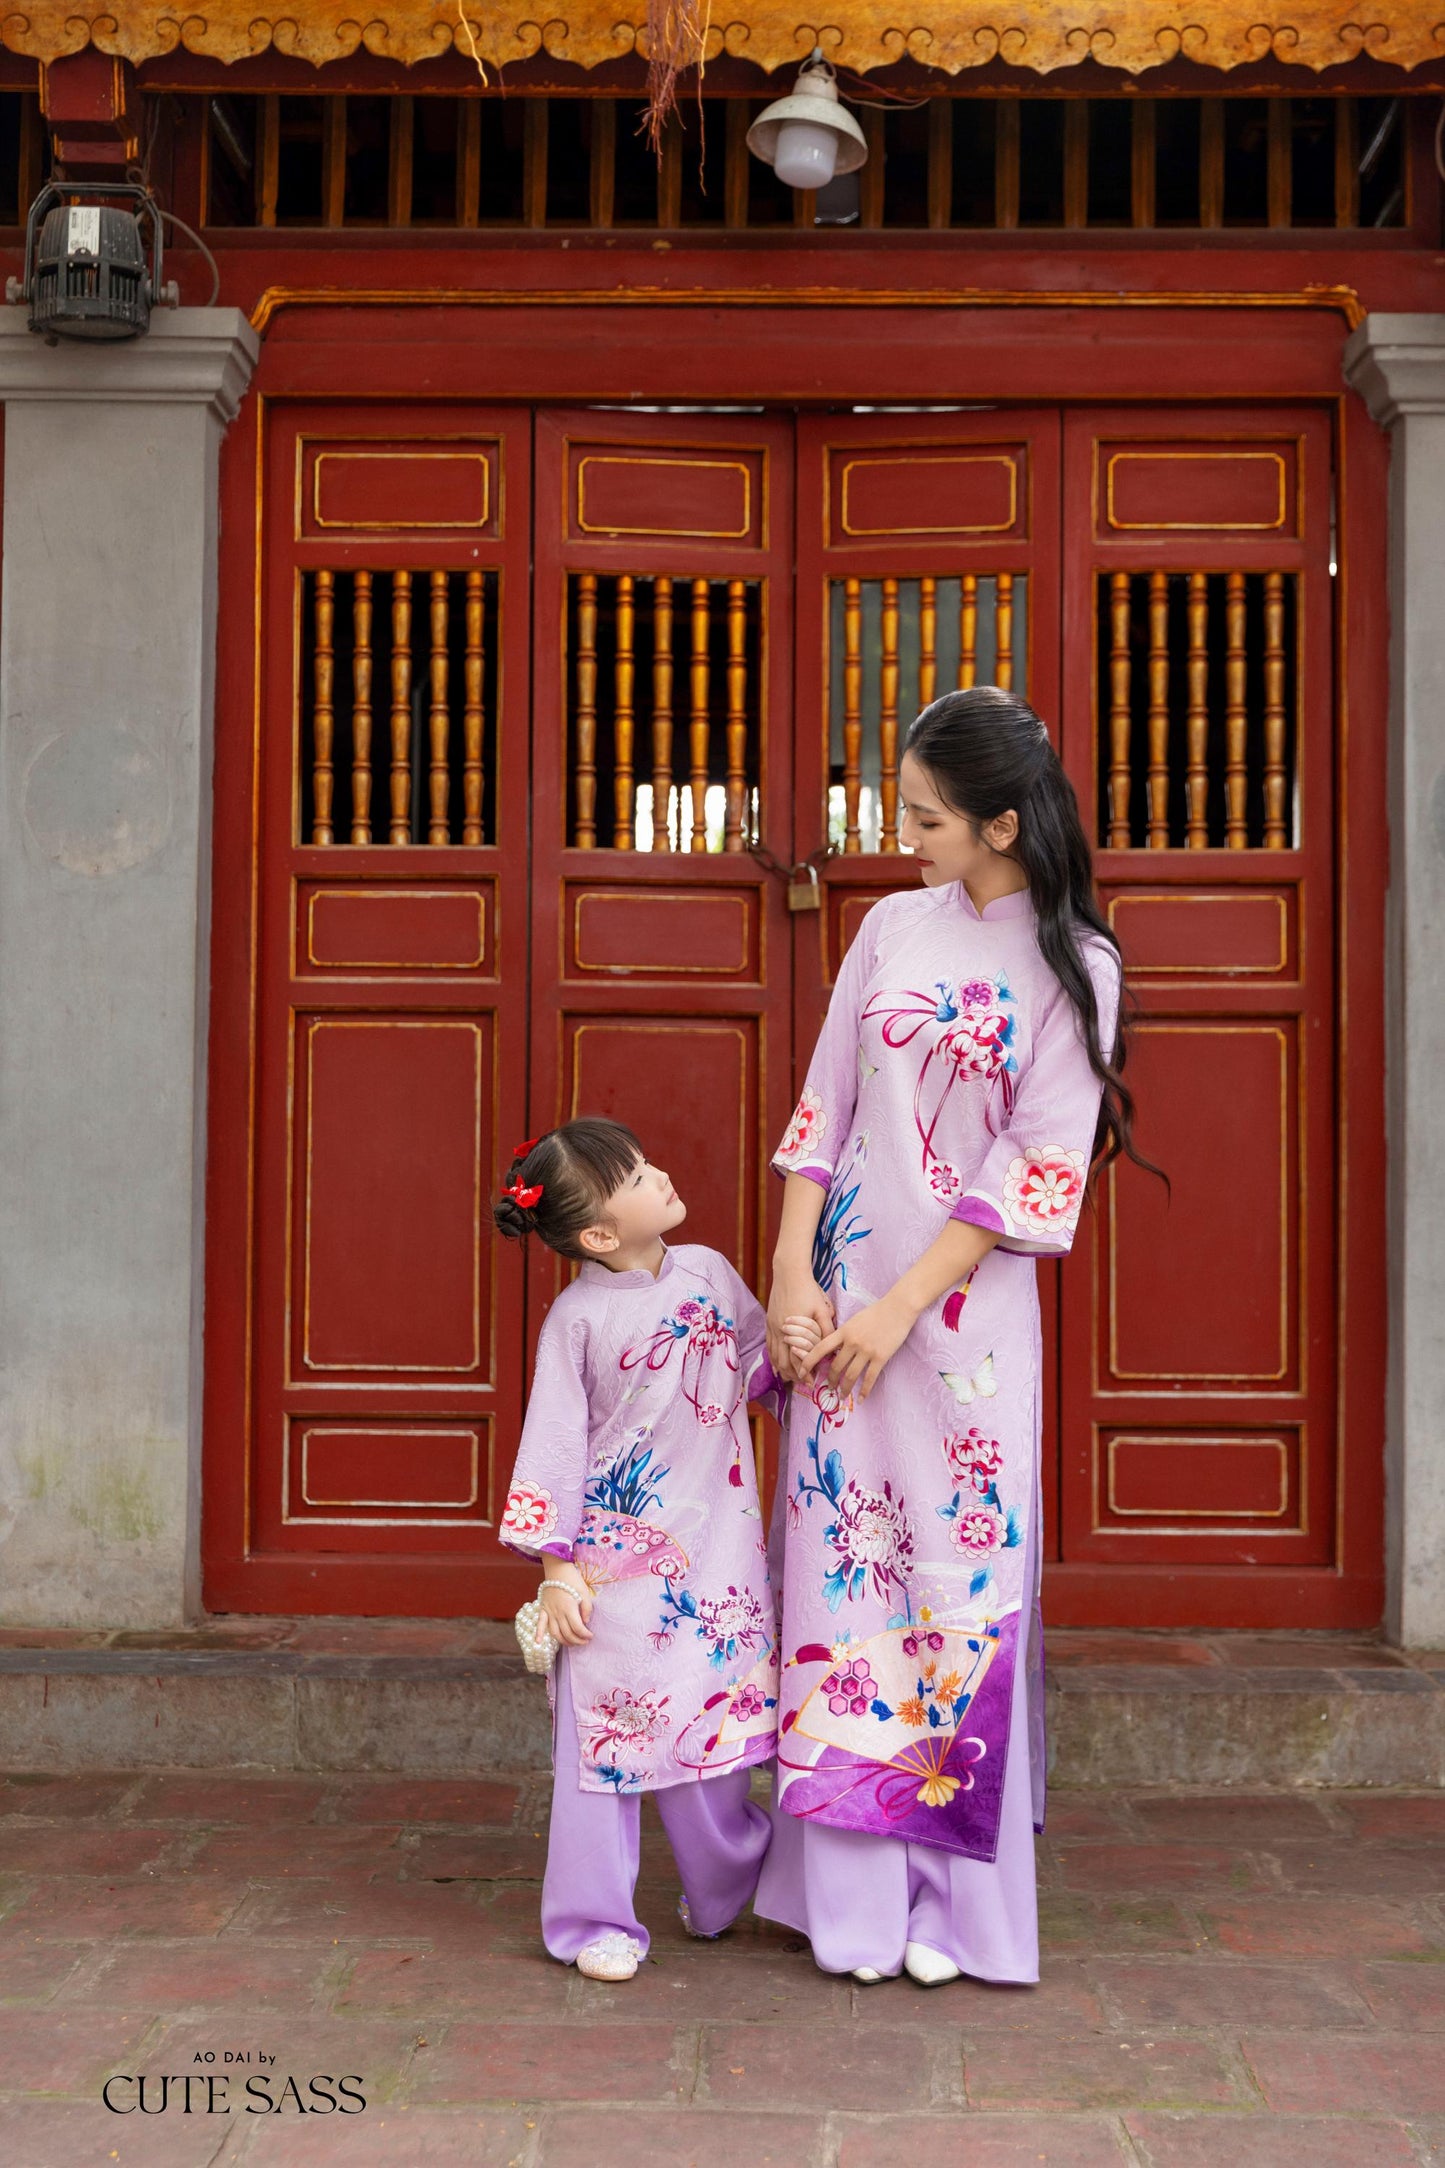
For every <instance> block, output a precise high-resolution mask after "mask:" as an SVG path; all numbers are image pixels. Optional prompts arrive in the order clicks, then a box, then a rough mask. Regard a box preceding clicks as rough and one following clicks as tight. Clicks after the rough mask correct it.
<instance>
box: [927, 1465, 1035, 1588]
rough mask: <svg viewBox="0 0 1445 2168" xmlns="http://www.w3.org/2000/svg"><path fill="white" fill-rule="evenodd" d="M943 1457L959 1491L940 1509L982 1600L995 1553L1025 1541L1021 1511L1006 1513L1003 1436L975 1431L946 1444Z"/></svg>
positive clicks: (972, 1585) (991, 1570) (1008, 1549)
mask: <svg viewBox="0 0 1445 2168" xmlns="http://www.w3.org/2000/svg"><path fill="white" fill-rule="evenodd" d="M943 1457H944V1459H945V1461H946V1462H947V1463H948V1472H949V1474H950V1475H951V1476H952V1478H953V1480H954V1482H955V1483H956V1484H957V1485H958V1488H957V1490H955V1492H954V1494H953V1497H952V1500H951V1501H950V1503H949V1504H948V1505H946V1506H940V1507H939V1508H938V1517H939V1519H940V1520H944V1521H947V1522H948V1523H949V1536H950V1539H951V1541H952V1543H953V1547H954V1549H955V1550H956V1551H957V1552H958V1554H959V1557H960V1558H962V1559H963V1560H964V1562H965V1563H966V1564H967V1565H970V1566H972V1567H973V1568H974V1573H973V1578H972V1580H971V1581H970V1583H969V1591H968V1592H969V1595H970V1596H979V1595H982V1593H983V1591H984V1590H985V1589H986V1588H987V1587H988V1584H989V1581H990V1579H991V1578H992V1572H993V1569H992V1567H991V1565H989V1564H987V1563H986V1561H987V1560H989V1559H991V1557H992V1555H993V1553H994V1552H995V1551H1011V1550H1014V1549H1016V1548H1017V1546H1018V1545H1019V1544H1020V1543H1022V1541H1023V1529H1022V1526H1021V1524H1020V1521H1019V1516H1018V1513H1017V1512H1016V1511H1015V1510H1014V1509H1013V1508H1012V1507H1011V1508H1010V1509H1009V1511H1008V1512H1007V1513H1006V1512H1005V1511H1004V1509H1003V1506H1002V1505H1001V1504H1000V1502H999V1495H998V1479H999V1476H1000V1474H1001V1473H1002V1471H1003V1465H1004V1456H1003V1448H1002V1446H1001V1445H1000V1444H999V1442H998V1440H997V1438H986V1437H985V1436H984V1434H983V1432H982V1431H981V1430H975V1429H969V1430H966V1431H962V1432H955V1433H953V1434H952V1435H950V1436H949V1437H946V1438H945V1439H944V1440H943Z"/></svg>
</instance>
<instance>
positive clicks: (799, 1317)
mask: <svg viewBox="0 0 1445 2168" xmlns="http://www.w3.org/2000/svg"><path fill="white" fill-rule="evenodd" d="M836 1323H837V1318H836V1317H835V1315H834V1311H833V1305H832V1303H831V1302H830V1301H829V1300H828V1297H827V1296H826V1295H825V1294H824V1293H823V1290H822V1288H821V1287H819V1285H818V1283H817V1281H816V1280H815V1279H814V1278H813V1275H812V1272H811V1271H810V1270H809V1269H808V1267H807V1266H799V1267H795V1268H784V1267H781V1266H780V1267H779V1268H778V1269H777V1270H776V1271H775V1273H774V1275H773V1285H772V1291H771V1293H770V1294H769V1296H768V1361H769V1362H770V1363H771V1364H772V1366H773V1370H774V1373H775V1374H776V1375H777V1376H778V1377H780V1378H782V1379H783V1380H784V1382H785V1383H786V1384H789V1385H796V1384H797V1383H798V1381H799V1379H800V1378H803V1377H805V1376H806V1375H807V1373H806V1371H805V1370H803V1369H802V1368H801V1367H800V1357H801V1353H802V1350H801V1349H795V1347H794V1338H795V1336H799V1335H801V1333H802V1331H803V1330H804V1329H809V1330H811V1331H812V1332H813V1334H814V1336H815V1337H816V1336H818V1335H820V1334H822V1333H826V1332H831V1331H832V1330H833V1327H834V1325H835V1324H836Z"/></svg>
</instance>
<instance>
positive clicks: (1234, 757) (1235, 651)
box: [1224, 572, 1249, 851]
mask: <svg viewBox="0 0 1445 2168" xmlns="http://www.w3.org/2000/svg"><path fill="white" fill-rule="evenodd" d="M1224 633H1225V650H1224V814H1225V830H1224V840H1225V842H1226V843H1227V844H1228V846H1229V848H1230V850H1232V851H1242V850H1244V849H1245V847H1246V845H1247V844H1248V842H1249V835H1248V832H1247V830H1246V827H1245V793H1246V788H1247V779H1246V776H1245V766H1244V756H1245V746H1246V742H1247V739H1248V732H1249V719H1248V715H1247V713H1246V710H1245V704H1244V693H1245V652H1244V574H1243V573H1242V572H1231V573H1229V574H1228V575H1227V577H1226V580H1225V591H1224Z"/></svg>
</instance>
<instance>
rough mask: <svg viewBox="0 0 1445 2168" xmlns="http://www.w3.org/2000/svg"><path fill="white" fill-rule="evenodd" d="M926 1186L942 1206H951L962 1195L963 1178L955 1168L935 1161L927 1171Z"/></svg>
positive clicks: (945, 1162)
mask: <svg viewBox="0 0 1445 2168" xmlns="http://www.w3.org/2000/svg"><path fill="white" fill-rule="evenodd" d="M928 1186H929V1188H930V1189H931V1190H932V1191H933V1194H934V1196H935V1197H939V1198H941V1199H942V1200H943V1202H944V1204H953V1203H955V1202H956V1201H957V1199H958V1198H959V1197H961V1196H962V1194H963V1177H962V1175H961V1174H960V1173H959V1172H958V1169H957V1168H956V1167H950V1166H949V1165H948V1163H947V1161H945V1160H942V1159H936V1160H935V1161H934V1162H933V1165H932V1166H931V1167H930V1168H929V1170H928Z"/></svg>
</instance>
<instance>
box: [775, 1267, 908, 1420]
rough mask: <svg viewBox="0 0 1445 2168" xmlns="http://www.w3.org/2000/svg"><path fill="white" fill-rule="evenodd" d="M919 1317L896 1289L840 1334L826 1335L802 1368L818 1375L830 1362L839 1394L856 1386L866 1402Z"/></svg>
mask: <svg viewBox="0 0 1445 2168" xmlns="http://www.w3.org/2000/svg"><path fill="white" fill-rule="evenodd" d="M917 1317H918V1313H917V1311H916V1310H914V1309H913V1307H912V1305H911V1304H910V1303H907V1302H905V1301H904V1300H903V1299H902V1298H901V1297H900V1296H899V1294H898V1292H897V1290H896V1289H895V1290H893V1291H892V1292H891V1293H889V1294H887V1295H884V1296H883V1297H882V1298H881V1300H880V1301H878V1302H870V1303H869V1305H868V1307H867V1309H866V1310H859V1311H858V1312H856V1314H855V1315H854V1316H852V1317H850V1318H849V1320H848V1322H847V1324H846V1325H840V1326H839V1327H838V1329H837V1331H836V1332H830V1333H826V1334H825V1335H824V1337H823V1338H822V1339H821V1340H820V1341H819V1342H818V1345H817V1346H816V1347H815V1348H813V1349H812V1350H811V1351H810V1352H809V1353H808V1354H806V1355H803V1356H800V1357H799V1362H800V1364H801V1367H802V1369H803V1371H804V1372H805V1373H809V1372H816V1371H817V1370H819V1369H820V1368H821V1367H822V1366H823V1365H824V1364H825V1363H827V1364H828V1365H829V1372H828V1375H829V1382H830V1383H831V1384H832V1385H833V1386H834V1387H835V1388H836V1390H837V1391H838V1392H840V1393H842V1394H848V1393H851V1392H852V1391H853V1390H854V1388H855V1387H856V1388H857V1392H858V1398H859V1399H860V1400H866V1399H867V1398H868V1395H869V1394H870V1393H871V1392H872V1390H873V1388H874V1386H875V1385H876V1384H877V1382H878V1380H879V1378H880V1376H881V1375H882V1373H883V1367H884V1365H885V1364H886V1363H887V1361H888V1360H889V1358H890V1356H893V1355H896V1354H897V1352H898V1350H899V1348H901V1347H902V1345H903V1343H904V1341H905V1340H906V1339H907V1338H908V1335H909V1333H910V1332H912V1330H913V1327H914V1325H915V1323H916V1322H917ZM860 1380H861V1383H860V1382H859V1381H860Z"/></svg>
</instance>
